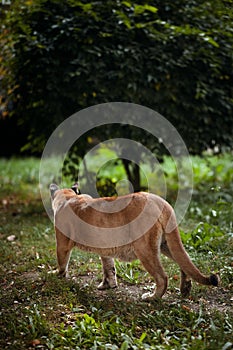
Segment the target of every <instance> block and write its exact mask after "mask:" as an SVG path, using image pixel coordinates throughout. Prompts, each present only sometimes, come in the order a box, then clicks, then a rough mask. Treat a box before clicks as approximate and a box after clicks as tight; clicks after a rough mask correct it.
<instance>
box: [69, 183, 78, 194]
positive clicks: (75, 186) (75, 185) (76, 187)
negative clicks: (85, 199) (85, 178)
mask: <svg viewBox="0 0 233 350" xmlns="http://www.w3.org/2000/svg"><path fill="white" fill-rule="evenodd" d="M71 189H72V190H73V191H74V192H75V193H76V194H79V189H78V183H77V182H76V183H75V184H74V185H73V186H72V187H71Z"/></svg>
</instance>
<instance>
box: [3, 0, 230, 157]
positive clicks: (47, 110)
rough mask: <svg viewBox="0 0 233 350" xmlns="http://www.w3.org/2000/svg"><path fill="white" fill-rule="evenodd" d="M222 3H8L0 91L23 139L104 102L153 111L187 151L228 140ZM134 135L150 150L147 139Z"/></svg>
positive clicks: (226, 26)
mask: <svg viewBox="0 0 233 350" xmlns="http://www.w3.org/2000/svg"><path fill="white" fill-rule="evenodd" d="M231 5H232V4H231V1H230V0H228V1H223V0H217V1H215V2H210V1H204V2H203V1H200V0H195V1H192V2H187V1H179V2H174V1H173V2H172V1H170V0H169V1H168V0H166V1H163V2H161V1H150V0H148V1H142V2H140V4H139V3H135V2H133V1H130V0H129V1H122V0H118V1H107V2H96V1H86V0H83V1H78V0H69V1H66V2H60V1H57V0H32V1H26V0H16V1H14V2H12V5H11V6H10V8H9V9H8V10H7V11H5V18H4V19H3V21H2V26H1V38H0V42H1V44H2V51H1V57H2V59H1V61H2V66H3V68H2V71H1V72H0V75H2V76H3V78H4V86H5V88H4V89H5V90H4V91H5V94H4V97H5V99H6V100H9V99H10V100H12V101H13V103H14V105H13V106H14V107H13V112H14V113H15V115H16V116H17V120H18V122H19V124H20V125H21V126H22V127H23V128H24V130H26V131H27V133H28V135H29V138H28V144H27V147H29V148H30V149H31V150H37V151H38V150H41V149H43V146H44V143H45V140H46V139H47V138H48V136H49V135H50V133H51V132H52V131H53V129H54V128H55V127H56V126H57V125H58V124H59V123H60V122H61V121H63V120H64V119H65V118H67V117H68V116H69V115H71V114H72V113H74V112H76V111H78V110H80V109H83V108H85V107H88V106H90V105H94V104H97V103H102V102H108V101H126V102H134V103H139V104H141V105H145V106H148V107H151V108H153V109H155V110H157V111H158V112H160V113H161V114H162V115H164V116H165V117H166V118H168V119H169V120H170V121H171V122H172V123H173V124H174V126H175V127H176V128H177V129H178V131H179V132H180V133H181V135H182V136H183V138H184V140H185V142H186V144H187V145H188V148H189V150H190V151H191V152H192V153H200V152H201V151H203V150H205V149H207V148H214V147H217V148H215V150H216V149H218V150H219V149H222V148H224V147H225V146H227V147H231V146H232V130H233V125H232V115H231V110H232V91H231V86H232V70H231V67H232V54H231V51H232V44H233V35H232V6H231ZM3 58H4V59H3ZM4 101H5V100H4V99H3V98H2V104H4V106H3V109H4V111H5V112H7V111H6V110H5V109H6V108H7V107H6V105H7V103H6V102H4ZM105 131H107V134H108V135H109V133H110V134H112V135H115V134H114V130H113V129H109V130H102V131H101V133H102V135H103V138H104V137H105V136H104V135H106V133H105ZM120 131H122V130H120ZM93 134H95V131H93ZM137 134H138V138H139V139H140V140H144V141H145V142H146V144H147V145H150V147H151V148H152V149H154V148H157V149H159V145H157V146H155V144H156V142H157V141H155V140H153V138H152V139H150V138H148V137H147V136H145V135H144V132H141V131H140V130H138V131H137ZM84 147H85V145H84ZM80 149H81V150H80V152H81V153H82V152H83V149H82V147H81V146H80ZM84 149H85V148H84ZM162 152H164V150H160V153H162ZM79 155H80V153H79Z"/></svg>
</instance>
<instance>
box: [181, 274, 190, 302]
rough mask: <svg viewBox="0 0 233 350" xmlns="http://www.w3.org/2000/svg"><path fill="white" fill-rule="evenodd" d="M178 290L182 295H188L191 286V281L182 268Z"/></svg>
mask: <svg viewBox="0 0 233 350" xmlns="http://www.w3.org/2000/svg"><path fill="white" fill-rule="evenodd" d="M180 275H181V280H180V292H181V295H182V297H188V296H189V295H190V291H191V288H192V281H191V279H190V278H189V277H188V276H187V275H186V273H185V272H184V271H183V270H180Z"/></svg>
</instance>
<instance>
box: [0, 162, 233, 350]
mask: <svg viewBox="0 0 233 350" xmlns="http://www.w3.org/2000/svg"><path fill="white" fill-rule="evenodd" d="M169 164H170V165H169ZM193 164H194V168H195V169H196V170H195V172H196V175H195V176H194V179H195V193H194V196H193V200H192V201H191V203H190V207H189V210H188V212H187V214H186V217H185V220H184V221H183V222H182V224H181V234H182V239H183V241H184V244H185V245H186V248H187V250H188V252H189V254H190V255H191V257H192V260H193V261H194V262H195V264H196V265H197V266H198V267H200V268H201V269H202V270H203V272H205V273H206V274H209V273H210V272H211V271H218V272H219V274H220V275H221V280H222V281H221V286H220V287H219V288H207V287H203V286H200V285H197V284H195V283H193V289H192V295H191V297H190V298H189V299H182V298H181V296H180V294H179V289H178V288H179V269H178V267H177V265H175V264H174V263H173V262H171V261H169V260H168V259H167V258H165V257H164V258H163V264H164V267H165V270H166V272H167V274H168V276H169V288H168V292H167V293H166V295H165V296H164V298H163V299H162V300H161V301H152V302H150V303H145V302H142V301H141V295H142V294H143V293H144V292H145V291H150V290H152V289H153V288H154V282H153V280H152V278H151V276H150V275H148V273H146V272H145V270H144V269H143V267H142V266H141V264H140V263H139V262H138V261H134V262H132V263H123V262H117V263H116V267H117V273H118V282H119V288H118V289H114V290H108V291H102V292H101V291H98V290H97V289H96V287H97V285H98V283H99V282H100V280H101V264H100V260H99V257H98V256H95V255H92V254H87V253H84V252H80V251H78V250H74V251H73V254H72V258H71V262H70V278H69V279H68V280H65V279H61V278H58V277H57V275H56V274H54V270H55V269H56V253H55V239H54V232H53V225H52V223H51V222H50V220H49V219H48V217H47V215H46V213H45V211H44V208H43V205H42V203H41V200H40V196H39V186H38V169H39V160H37V159H33V158H31V159H12V160H8V161H6V160H1V161H0V179H1V188H0V214H1V215H0V239H1V245H0V263H1V264H0V281H1V310H0V348H2V349H34V348H38V349H61V350H62V349H70V350H71V349H122V350H124V349H156V350H160V349H161V350H163V349H165V350H172V349H175V350H176V349H177V350H178V349H179V350H180V349H185V350H186V349H193V350H202V349H203V350H204V349H213V350H216V349H222V350H228V349H231V348H232V343H233V342H232V321H233V315H232V306H231V303H232V289H233V283H232V281H233V261H232V248H233V246H232V242H233V239H232V236H233V235H232V232H233V230H232V196H233V191H232V186H231V181H232V174H231V171H230V170H229V169H230V166H231V164H232V162H231V157H230V156H229V155H224V156H222V157H213V158H211V157H208V158H207V159H202V158H199V157H194V158H193ZM203 164H204V165H203ZM165 166H166V167H167V168H166V173H167V177H168V179H169V180H168V182H169V183H170V184H169V186H170V187H169V191H170V192H169V193H171V194H172V192H173V191H175V178H176V176H175V171H174V169H173V168H172V167H173V165H172V162H170V160H169V159H166V160H165V163H164V167H165ZM199 168H200V169H199ZM197 169H199V170H197ZM117 171H119V169H117ZM173 185H174V186H173Z"/></svg>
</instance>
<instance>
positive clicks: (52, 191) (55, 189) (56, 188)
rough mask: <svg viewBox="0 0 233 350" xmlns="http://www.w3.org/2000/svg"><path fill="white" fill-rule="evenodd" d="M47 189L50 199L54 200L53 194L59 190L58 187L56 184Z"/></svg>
mask: <svg viewBox="0 0 233 350" xmlns="http://www.w3.org/2000/svg"><path fill="white" fill-rule="evenodd" d="M49 189H50V195H51V198H52V199H54V196H55V192H56V191H58V190H59V187H58V186H57V185H56V184H51V185H50V186H49Z"/></svg>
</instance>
